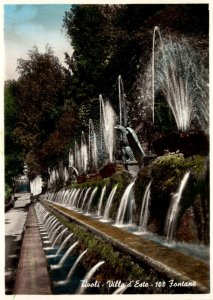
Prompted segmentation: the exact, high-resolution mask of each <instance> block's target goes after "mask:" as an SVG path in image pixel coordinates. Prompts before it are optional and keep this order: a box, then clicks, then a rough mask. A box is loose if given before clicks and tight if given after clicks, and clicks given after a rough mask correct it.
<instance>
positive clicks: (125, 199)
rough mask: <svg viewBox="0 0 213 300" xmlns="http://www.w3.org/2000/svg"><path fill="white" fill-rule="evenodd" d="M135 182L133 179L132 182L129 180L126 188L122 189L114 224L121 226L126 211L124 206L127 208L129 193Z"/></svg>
mask: <svg viewBox="0 0 213 300" xmlns="http://www.w3.org/2000/svg"><path fill="white" fill-rule="evenodd" d="M134 184H135V180H134V181H133V182H131V183H130V184H129V185H128V186H127V188H126V190H125V191H124V194H123V196H122V198H121V202H120V205H119V208H118V213H117V216H116V219H115V226H121V225H123V223H124V216H125V212H126V208H127V204H128V201H129V198H130V193H131V191H132V188H133V186H134Z"/></svg>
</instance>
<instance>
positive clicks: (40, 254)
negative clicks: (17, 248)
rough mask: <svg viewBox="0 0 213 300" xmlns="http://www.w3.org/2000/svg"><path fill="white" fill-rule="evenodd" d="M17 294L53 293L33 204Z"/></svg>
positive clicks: (21, 259)
mask: <svg viewBox="0 0 213 300" xmlns="http://www.w3.org/2000/svg"><path fill="white" fill-rule="evenodd" d="M15 294H27V295H38V294H40V295H41V294H43V295H47V294H51V288H50V279H49V275H48V272H47V262H46V257H45V254H44V251H43V248H42V241H41V237H40V232H39V228H38V223H37V218H36V214H35V209H34V206H33V205H31V206H30V208H29V213H28V216H27V222H26V229H25V233H24V239H23V243H22V248H21V256H20V260H19V267H18V272H17V276H16V282H15Z"/></svg>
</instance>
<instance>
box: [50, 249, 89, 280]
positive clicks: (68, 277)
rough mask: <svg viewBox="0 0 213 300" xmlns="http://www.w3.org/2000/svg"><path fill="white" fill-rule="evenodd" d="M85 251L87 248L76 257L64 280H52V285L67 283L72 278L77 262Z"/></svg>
mask: <svg viewBox="0 0 213 300" xmlns="http://www.w3.org/2000/svg"><path fill="white" fill-rule="evenodd" d="M86 253H87V250H84V251H83V252H82V253H81V254H80V255H79V256H78V258H77V259H76V261H75V263H74V264H73V266H72V267H71V269H70V271H69V273H68V274H67V277H66V279H65V280H62V281H58V282H54V283H53V285H55V286H59V285H65V284H67V283H69V282H70V281H71V279H72V276H73V274H74V272H75V270H76V268H77V266H78V264H79V262H80V261H81V259H82V258H83V257H84V255H85V254H86Z"/></svg>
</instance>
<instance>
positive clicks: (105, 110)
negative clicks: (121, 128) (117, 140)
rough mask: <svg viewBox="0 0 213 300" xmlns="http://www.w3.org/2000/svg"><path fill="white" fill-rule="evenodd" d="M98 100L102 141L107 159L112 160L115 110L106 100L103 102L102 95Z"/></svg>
mask: <svg viewBox="0 0 213 300" xmlns="http://www.w3.org/2000/svg"><path fill="white" fill-rule="evenodd" d="M99 100H100V105H101V109H102V114H101V116H102V117H103V122H102V123H103V126H102V127H101V128H103V136H104V143H105V147H106V151H107V154H108V157H109V161H110V162H113V149H114V127H115V112H114V110H113V108H112V107H111V105H110V103H109V102H108V101H107V102H106V103H104V101H103V97H102V95H100V96H99Z"/></svg>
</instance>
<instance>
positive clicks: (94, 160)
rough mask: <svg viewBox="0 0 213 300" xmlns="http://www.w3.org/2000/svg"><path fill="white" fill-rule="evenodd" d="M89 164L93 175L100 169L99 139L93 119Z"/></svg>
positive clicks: (90, 123) (90, 133) (90, 131)
mask: <svg viewBox="0 0 213 300" xmlns="http://www.w3.org/2000/svg"><path fill="white" fill-rule="evenodd" d="M89 163H90V170H91V173H92V172H96V171H97V168H98V150H97V137H96V133H95V128H94V124H93V121H92V120H91V119H89Z"/></svg>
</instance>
